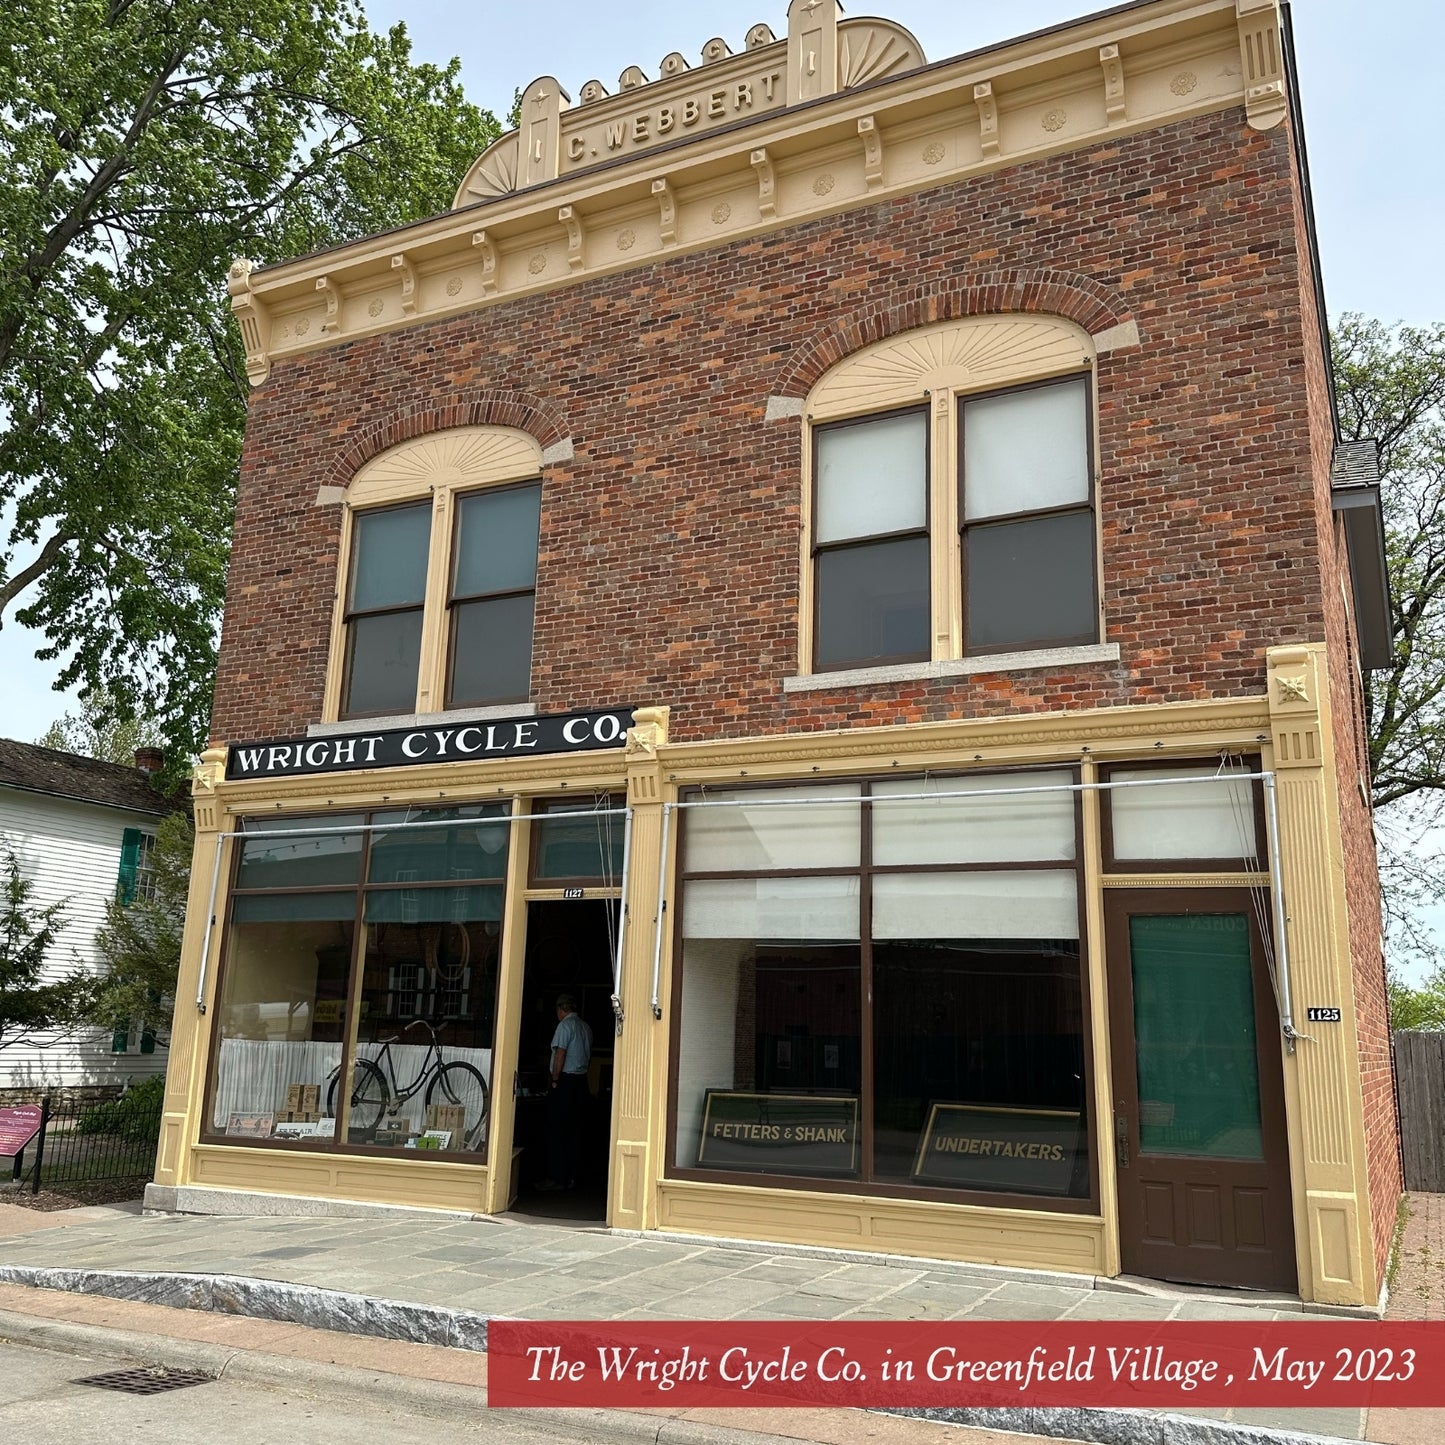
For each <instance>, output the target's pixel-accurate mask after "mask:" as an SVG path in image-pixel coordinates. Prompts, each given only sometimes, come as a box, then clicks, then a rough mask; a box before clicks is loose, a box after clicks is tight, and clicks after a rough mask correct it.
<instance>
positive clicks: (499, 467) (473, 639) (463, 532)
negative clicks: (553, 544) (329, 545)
mask: <svg viewBox="0 0 1445 1445" xmlns="http://www.w3.org/2000/svg"><path fill="white" fill-rule="evenodd" d="M540 464H541V455H540V450H539V448H538V446H537V444H536V442H535V441H533V439H532V438H531V437H529V436H527V435H526V434H525V433H522V432H515V431H511V430H509V429H506V428H501V427H475V428H466V429H461V430H458V431H454V432H443V433H439V434H437V435H436V436H432V437H424V438H421V439H420V440H418V441H416V442H410V443H407V444H405V445H404V446H401V447H396V448H393V449H392V450H391V451H390V452H387V453H385V454H383V455H382V456H381V457H378V458H377V459H376V460H375V461H373V462H372V463H369V464H368V465H367V466H366V467H364V468H363V469H362V470H361V472H359V473H358V474H357V476H356V478H355V479H354V480H353V482H352V484H351V486H350V487H349V488H348V496H347V503H348V508H349V510H350V513H351V524H350V527H349V528H348V529H347V533H346V544H345V548H344V550H345V556H344V558H343V562H342V573H343V576H344V578H345V585H344V588H343V589H342V594H341V597H340V599H339V601H340V605H339V608H338V614H337V623H336V629H335V635H334V637H333V644H332V667H331V679H330V688H329V691H328V704H327V717H328V718H332V719H335V718H353V717H378V716H386V715H396V714H401V715H406V714H412V713H422V712H437V711H442V710H444V709H448V708H465V707H478V706H488V705H492V704H506V703H519V702H525V701H526V700H527V698H528V695H529V693H530V689H531V669H532V631H533V620H534V612H535V605H534V604H535V598H536V588H537V541H538V532H539V528H540V521H541V497H542V488H541V483H540V481H538V480H536V473H537V471H538V470H539V469H540Z"/></svg>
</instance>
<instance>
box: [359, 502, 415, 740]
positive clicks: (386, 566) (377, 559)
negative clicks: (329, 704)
mask: <svg viewBox="0 0 1445 1445" xmlns="http://www.w3.org/2000/svg"><path fill="white" fill-rule="evenodd" d="M431 511H432V509H431V503H430V502H429V501H427V502H419V503H415V504H413V505H411V506H406V507H387V508H384V509H381V510H377V511H372V512H360V513H358V514H357V516H356V521H355V528H354V531H353V533H352V554H351V577H350V581H349V586H348V589H347V608H346V676H345V681H344V683H343V687H342V702H341V715H342V716H343V717H366V716H375V715H381V714H385V713H409V712H412V711H413V710H414V709H415V707H416V690H417V671H418V668H419V666H420V663H421V631H422V613H423V610H424V608H425V606H426V572H427V550H428V543H429V540H430V537H431Z"/></svg>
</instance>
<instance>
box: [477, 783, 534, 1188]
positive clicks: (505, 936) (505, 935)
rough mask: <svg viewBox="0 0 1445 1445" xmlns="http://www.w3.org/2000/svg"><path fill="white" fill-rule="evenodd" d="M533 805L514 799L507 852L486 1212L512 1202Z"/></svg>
mask: <svg viewBox="0 0 1445 1445" xmlns="http://www.w3.org/2000/svg"><path fill="white" fill-rule="evenodd" d="M528 811H530V807H525V808H524V807H523V806H522V800H520V799H513V802H512V827H511V838H510V840H509V846H508V850H507V858H508V865H507V896H506V900H505V902H504V904H503V913H502V955H501V958H500V960H499V961H498V967H499V970H500V977H499V979H498V981H497V1025H496V1028H495V1029H493V1031H492V1078H491V1085H492V1105H491V1108H492V1121H491V1124H490V1126H489V1128H488V1130H487V1164H488V1169H487V1183H486V1195H485V1198H486V1205H485V1208H486V1212H487V1213H488V1214H500V1213H502V1212H503V1211H504V1210H506V1209H509V1208H511V1204H512V1139H513V1137H514V1135H515V1126H516V1122H517V1117H516V1116H517V1108H516V1093H515V1090H514V1088H513V1085H514V1083H515V1082H516V1078H517V1068H518V1065H519V1059H518V1053H519V1050H520V1039H521V1029H522V983H523V979H524V976H525V974H526V963H527V900H526V890H525V885H526V878H527V867H526V861H525V860H526V858H527V856H528V848H529V846H530V838H531V832H530V830H531V826H532V825H531V824H530V823H524V822H521V821H519V819H520V817H521V815H522V814H523V813H524V812H528Z"/></svg>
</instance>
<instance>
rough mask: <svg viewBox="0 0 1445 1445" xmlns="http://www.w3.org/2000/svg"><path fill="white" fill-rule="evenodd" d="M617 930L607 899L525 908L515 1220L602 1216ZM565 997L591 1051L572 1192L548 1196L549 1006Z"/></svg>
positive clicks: (553, 1019) (551, 1118) (552, 1015)
mask: <svg viewBox="0 0 1445 1445" xmlns="http://www.w3.org/2000/svg"><path fill="white" fill-rule="evenodd" d="M616 930H617V903H616V901H615V900H612V899H577V900H568V901H566V902H559V901H547V902H540V901H539V902H533V903H529V904H528V905H527V950H526V963H525V968H524V972H523V980H522V1010H521V1020H520V1037H519V1048H518V1055H517V1056H518V1060H519V1065H518V1070H517V1100H516V1126H515V1134H514V1137H513V1147H514V1148H518V1149H520V1150H521V1151H522V1153H521V1158H520V1161H519V1162H520V1169H519V1176H518V1177H519V1190H518V1196H517V1202H516V1204H515V1205H514V1206H513V1209H514V1210H515V1211H516V1212H518V1213H523V1214H534V1215H546V1216H548V1217H549V1218H558V1219H576V1220H579V1221H580V1220H587V1221H597V1220H602V1219H605V1218H606V1214H607V1168H608V1157H609V1142H610V1131H611V1119H612V1060H613V1039H614V1037H615V1033H616V1030H615V1027H614V1024H613V1014H612V966H613V957H614V954H615V945H616ZM564 993H569V994H571V995H572V996H573V997H574V998H575V999H576V1000H577V1011H578V1013H579V1014H580V1015H581V1017H582V1018H583V1020H584V1021H585V1022H586V1023H587V1026H588V1027H589V1028H590V1029H591V1031H592V1052H591V1060H590V1063H589V1066H588V1071H587V1091H586V1094H585V1095H584V1096H583V1102H582V1106H581V1108H580V1110H579V1111H578V1118H577V1129H576V1153H575V1160H576V1185H575V1187H574V1188H571V1189H555V1190H554V1189H548V1188H545V1187H544V1186H545V1185H548V1184H552V1183H562V1182H565V1181H554V1180H552V1179H551V1178H550V1177H549V1168H551V1164H550V1162H549V1131H550V1130H551V1129H552V1127H553V1125H554V1122H555V1106H554V1104H553V1101H552V1098H551V1095H552V1089H551V1080H550V1064H551V1051H550V1049H549V1044H550V1043H551V1040H552V1035H553V1033H554V1031H555V1030H556V1027H557V1009H556V1005H557V998H558V996H559V995H561V994H564ZM553 1158H555V1154H554V1155H553Z"/></svg>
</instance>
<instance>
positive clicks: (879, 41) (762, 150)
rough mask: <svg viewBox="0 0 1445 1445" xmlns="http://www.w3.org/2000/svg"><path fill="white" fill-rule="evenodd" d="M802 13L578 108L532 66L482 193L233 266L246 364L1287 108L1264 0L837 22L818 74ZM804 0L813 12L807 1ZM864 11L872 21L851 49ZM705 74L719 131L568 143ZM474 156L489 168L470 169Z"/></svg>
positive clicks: (594, 90) (265, 363)
mask: <svg viewBox="0 0 1445 1445" xmlns="http://www.w3.org/2000/svg"><path fill="white" fill-rule="evenodd" d="M828 3H829V4H832V0H828ZM834 8H835V9H836V6H834ZM809 9H810V5H809V0H794V3H793V5H792V6H791V8H790V31H789V38H788V40H787V42H786V43H785V42H783V41H774V40H773V39H772V37H771V32H768V31H767V27H766V26H764V27H754V31H753V32H750V37H752V38H755V39H756V41H757V43H756V44H752V43H751V40H750V44H751V48H749V49H745V50H744V51H743V52H742V53H741V54H739V55H736V56H732V55H729V54H727V53H726V51H727V47H726V45H723V44H721V42H718V45H721V50H719V49H718V48H717V45H710V46H709V50H711V51H712V52H713V54H712V55H710V56H707V57H705V60H704V63H703V65H702V66H700V67H699V68H698V69H697V70H693V69H691V68H689V67H688V66H687V64H686V62H685V61H683V60H682V58H681V57H680V56H669V57H668V58H667V60H668V61H669V62H672V64H671V67H669V65H668V64H667V63H666V62H665V63H664V65H663V72H664V74H663V78H662V79H661V80H659V81H656V82H654V83H652V84H650V85H649V84H646V83H645V82H644V81H643V80H642V78H641V72H640V71H639V72H637V74H636V75H633V74H632V73H631V71H629V72H624V77H623V92H622V93H621V94H619V95H617V96H613V97H607V96H606V94H605V91H603V90H602V88H601V87H600V86H598V85H596V83H595V82H589V84H588V85H587V86H585V87H583V90H582V103H581V104H579V105H578V106H577V107H575V108H571V107H565V106H564V105H563V97H562V91H561V87H560V86H557V85H556V82H555V81H552V80H551V79H550V77H547V78H544V79H543V80H541V81H537V82H534V84H533V86H531V87H529V88H528V92H527V93H526V94H525V95H524V97H523V124H524V131H523V132H519V133H517V134H516V135H514V136H512V137H510V138H506V139H504V141H502V142H499V143H498V145H497V146H494V147H492V148H491V149H490V150H489V151H488V152H487V153H486V154H485V155H484V156H483V157H482V158H481V159H480V160H479V161H478V163H477V165H476V166H474V167H473V168H472V172H471V173H470V175H471V182H469V183H471V184H477V183H480V184H483V188H484V191H485V195H484V197H483V198H482V199H481V200H480V201H479V202H478V203H476V204H470V205H467V206H464V207H463V208H462V209H460V210H455V211H452V212H449V213H448V214H446V215H443V216H438V217H434V218H433V219H431V220H428V221H421V222H418V223H416V224H415V225H412V226H408V227H405V228H404V229H402V230H399V231H394V232H390V233H387V234H385V235H382V236H376V237H371V238H369V239H367V240H363V241H358V242H356V243H355V244H353V245H349V246H344V247H341V248H338V249H337V250H334V251H328V252H325V253H322V254H321V255H317V256H311V257H307V258H304V259H302V260H298V261H293V262H288V263H286V264H284V265H280V266H274V267H271V268H269V269H267V270H265V271H259V272H256V271H252V270H251V269H250V267H249V264H248V263H246V262H244V261H238V262H237V264H236V265H235V266H233V267H232V270H231V275H230V292H231V302H232V307H233V309H234V311H235V313H236V315H237V318H238V321H239V323H240V325H241V328H242V334H243V337H244V341H245V351H246V366H247V374H248V375H249V376H250V378H251V380H252V381H253V382H260V381H263V380H265V379H266V377H267V376H268V374H269V371H270V367H271V365H272V364H273V363H274V362H275V361H277V360H279V359H282V358H285V357H292V356H299V355H303V354H305V353H307V352H310V351H314V350H317V349H318V348H323V347H327V346H331V345H335V344H337V343H338V342H343V341H348V340H352V339H354V338H357V337H363V336H370V335H375V334H378V333H381V332H387V331H392V330H396V329H398V328H402V327H406V326H411V325H413V324H416V323H419V322H425V321H429V320H433V319H437V318H441V317H447V316H452V315H456V314H459V313H463V312H469V311H475V310H477V309H479V308H482V307H486V306H489V305H494V304H498V303H500V302H504V301H507V300H510V299H514V298H516V297H521V296H526V295H532V294H536V293H538V292H545V291H549V290H552V289H555V288H557V287H560V286H565V285H570V284H573V283H574V282H576V281H579V280H583V279H586V278H589V277H592V276H599V275H606V274H610V273H612V272H615V271H619V270H623V269H627V268H631V267H636V266H640V265H646V264H649V263H651V262H654V261H657V260H659V259H663V258H666V257H669V256H673V255H681V254H686V253H689V252H693V251H699V250H704V249H707V248H711V247H716V246H719V245H722V244H726V243H728V242H732V241H736V240H739V239H741V238H744V237H747V236H753V235H757V234H759V233H761V232H765V231H769V230H773V229H776V228H779V227H783V226H788V225H795V224H798V223H800V222H802V221H806V220H811V219H813V218H816V217H820V216H825V215H829V214H835V213H837V212H840V211H846V210H849V209H853V208H856V207H860V206H866V205H871V204H873V203H874V202H876V201H879V200H883V199H887V198H889V197H894V196H900V195H906V194H909V193H911V192H914V191H919V190H923V189H926V188H930V187H934V186H937V185H939V184H940V183H941V182H945V181H950V180H958V179H960V178H964V177H968V176H973V175H978V174H981V173H985V172H987V171H990V170H993V169H997V168H998V167H1001V166H1005V165H1014V164H1017V163H1019V162H1021V161H1026V160H1031V159H1035V158H1039V157H1043V156H1048V155H1054V154H1058V153H1061V152H1066V151H1071V150H1077V149H1080V148H1082V147H1085V146H1089V145H1093V144H1096V143H1097V142H1099V141H1101V140H1105V139H1109V138H1113V137H1116V136H1119V135H1124V134H1128V133H1130V132H1133V131H1139V130H1147V129H1151V128H1155V127H1158V126H1161V125H1165V124H1168V123H1171V122H1173V121H1177V120H1180V119H1184V118H1188V117H1191V116H1198V115H1204V114H1209V113H1212V112H1215V111H1219V110H1223V109H1227V108H1230V107H1237V106H1243V107H1244V109H1245V111H1246V114H1247V116H1248V118H1249V119H1250V121H1251V123H1252V124H1255V125H1258V126H1266V125H1270V124H1277V123H1278V121H1279V119H1280V118H1281V115H1282V111H1280V110H1279V103H1280V102H1279V97H1280V96H1281V95H1282V93H1283V92H1282V86H1283V78H1282V70H1281V68H1280V66H1281V62H1280V56H1281V55H1282V46H1281V44H1280V33H1279V14H1278V6H1277V0H1154V3H1152V4H1141V5H1137V6H1134V7H1130V8H1126V9H1123V10H1118V11H1114V12H1111V13H1106V14H1103V15H1098V16H1094V17H1091V18H1088V19H1085V20H1081V21H1079V22H1077V23H1075V24H1072V25H1069V26H1065V27H1060V28H1058V29H1056V30H1052V31H1048V32H1045V33H1042V34H1038V35H1034V36H1029V37H1026V38H1024V39H1021V40H1018V41H1014V42H1011V43H1008V44H1005V45H1001V46H996V47H993V48H991V49H989V50H986V51H982V52H978V53H975V54H972V55H965V56H961V57H958V58H956V59H953V60H948V61H943V62H938V63H935V64H931V65H928V64H923V63H922V54H921V52H917V55H916V61H915V54H914V51H913V50H910V49H909V48H908V43H907V41H908V40H910V39H911V37H908V38H907V39H900V38H899V37H900V36H902V37H906V32H903V31H900V30H899V29H898V27H896V26H891V25H890V23H889V22H880V21H861V20H860V21H856V22H855V21H847V22H843V23H842V24H841V25H838V26H837V30H836V37H835V38H836V40H837V45H836V50H835V60H834V67H835V68H834V70H833V71H832V72H828V70H827V66H826V54H827V44H826V43H825V44H823V46H822V48H821V49H819V48H817V47H816V46H815V47H814V48H812V49H810V48H809V46H808V45H805V44H804V43H803V39H802V37H803V36H804V34H805V31H806V26H805V24H804V19H803V18H800V17H803V16H804V14H805V12H807V11H809ZM811 9H814V10H817V11H818V12H820V13H824V18H825V21H826V18H827V16H826V11H827V6H826V5H825V4H824V3H823V0H818V3H817V5H815V6H812V7H811ZM833 19H834V21H835V22H836V16H834V17H833ZM864 26H871V27H874V28H873V29H872V30H868V31H867V32H866V34H867V35H868V36H871V37H873V38H872V39H869V40H868V41H867V44H866V45H865V44H864V43H863V40H864V35H865V32H864V30H863V29H862V27H864ZM850 27H858V28H854V29H850ZM824 28H825V30H826V24H825V27H824ZM764 32H766V34H765V33H764ZM807 33H811V32H807ZM826 39H827V37H826V35H825V36H824V41H825V42H826ZM890 40H891V41H892V42H894V43H893V44H892V45H891V46H890V44H889V43H888V42H889V41H890ZM845 42H846V43H845ZM785 49H786V52H787V58H786V61H785V63H784V72H785V74H784V79H785V80H786V82H787V84H786V86H784V87H783V90H782V92H781V93H782V94H783V95H784V96H785V97H788V98H787V99H786V103H782V104H774V105H768V106H763V107H761V108H760V107H759V106H758V105H757V104H756V98H757V97H758V96H763V97H764V99H766V87H765V86H763V85H762V82H761V81H759V82H758V86H759V88H758V89H756V90H755V91H754V92H753V96H754V101H755V103H754V104H753V105H752V106H750V107H747V108H745V109H744V110H742V111H736V113H732V112H727V106H728V105H733V106H734V109H735V110H736V104H737V97H738V94H739V92H738V89H737V87H739V86H741V85H745V84H749V83H751V82H748V81H747V80H746V78H744V79H738V78H736V77H734V75H733V72H734V71H736V72H737V74H738V75H739V76H742V75H743V73H744V71H746V70H747V68H748V67H750V66H751V67H753V68H757V67H758V66H760V65H762V64H763V63H764V62H765V61H766V63H767V64H769V65H772V64H773V61H772V59H771V58H770V57H774V56H776V57H778V58H779V59H780V60H781V58H782V57H783V53H784V50H785ZM820 56H823V57H824V59H823V60H821V61H820V59H819V57H820ZM810 64H811V65H813V66H815V67H816V66H818V65H820V64H821V65H822V66H823V69H822V71H821V72H819V73H820V74H822V75H823V76H824V77H826V76H827V75H828V74H830V73H831V74H832V76H833V79H832V82H831V85H830V84H828V83H825V82H823V81H820V82H819V84H818V86H817V87H814V88H815V89H816V90H817V93H816V94H812V93H809V87H810V85H811V81H810V80H809V79H808V77H807V76H805V75H804V74H803V73H802V71H806V69H807V67H808V66H809V65H810ZM794 66H798V67H802V71H800V72H799V73H798V74H797V75H796V76H795V75H794V71H793V69H792V68H791V67H794ZM899 67H903V68H902V69H901V70H900V69H899ZM634 69H635V68H634ZM769 73H771V71H770V72H769ZM714 77H716V78H717V80H718V81H719V83H718V84H716V85H714V84H713V83H712V80H713V78H714ZM724 79H727V80H728V83H729V84H730V85H731V86H732V87H733V88H732V90H731V91H729V90H728V89H727V86H725V85H723V84H722V83H721V82H722V81H723V80H724ZM780 84H781V82H775V83H774V87H773V89H774V92H775V94H777V93H779V89H778V88H779V85H780ZM699 85H702V86H703V87H705V92H704V93H705V94H706V95H707V97H708V98H709V100H711V98H712V97H713V95H714V93H721V94H723V96H724V111H725V114H724V115H722V116H720V117H719V116H703V117H700V118H699V120H698V122H697V126H698V127H701V126H702V125H703V122H704V120H707V121H708V122H709V123H712V124H713V125H714V127H715V128H714V129H713V130H711V131H707V132H703V131H701V130H694V129H693V128H688V127H684V126H683V125H682V124H681V122H680V121H679V122H676V123H675V124H674V125H672V126H670V127H668V128H667V129H666V131H665V132H664V134H662V135H661V136H660V137H659V136H658V134H657V131H658V126H657V125H656V124H654V123H652V122H649V124H648V126H647V127H646V128H645V129H646V134H645V135H643V134H642V133H641V130H639V129H638V128H637V127H636V126H632V128H631V129H629V131H628V137H629V139H627V140H626V141H625V142H623V143H619V145H618V147H617V148H616V149H615V152H614V153H613V156H612V158H611V159H608V158H607V156H605V155H599V156H598V157H596V158H593V157H592V156H591V155H590V150H591V143H590V141H589V142H588V143H587V144H586V146H585V147H584V149H585V150H586V151H588V152H589V153H588V154H586V155H585V156H583V157H581V158H579V159H572V158H570V157H569V156H568V154H567V152H568V151H569V150H571V151H575V150H576V146H575V145H574V144H573V137H574V136H575V135H577V134H582V133H583V132H585V133H586V134H591V133H592V132H591V131H590V130H588V129H587V128H588V127H592V126H595V125H597V124H601V125H603V127H604V134H605V128H606V127H607V126H608V125H613V126H615V125H616V124H618V123H620V122H618V121H617V120H615V119H613V120H610V121H609V120H608V117H609V116H611V115H612V112H613V111H614V110H616V111H617V112H618V113H619V114H622V113H624V112H625V113H626V114H628V115H632V116H633V118H634V120H635V118H636V116H637V115H641V114H642V113H643V111H647V112H648V113H649V114H654V113H655V112H660V111H661V110H662V109H663V108H664V107H665V106H667V105H669V104H672V101H669V100H668V99H667V97H669V96H673V97H674V99H675V98H676V96H682V95H684V94H685V93H688V88H689V87H690V86H691V87H694V88H696V87H697V86H699ZM674 92H675V93H676V95H674ZM729 96H731V99H728V97H729ZM794 96H796V98H792V97H794ZM539 101H540V104H537V102H539ZM531 110H535V111H536V114H535V115H531V114H529V111H531ZM634 113H635V114H634ZM569 127H573V129H569ZM575 127H582V130H581V131H578V130H576V129H575ZM524 134H525V136H526V137H527V142H528V144H527V147H526V149H525V150H524V149H523V135H524ZM659 141H660V144H659ZM509 146H510V147H512V148H513V149H515V156H514V157H513V158H512V159H511V160H508V159H507V157H508V155H509V153H510V152H509V149H508V148H509ZM539 146H540V151H539V150H538V147H539ZM599 149H601V150H604V151H605V150H606V149H607V146H606V143H605V140H604V143H603V145H602V146H601V147H600V148H599ZM483 172H485V174H486V176H487V177H489V179H487V180H485V182H479V181H478V177H480V176H482V174H483Z"/></svg>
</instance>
